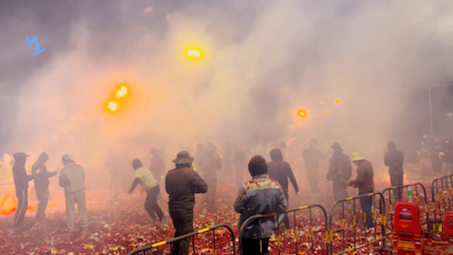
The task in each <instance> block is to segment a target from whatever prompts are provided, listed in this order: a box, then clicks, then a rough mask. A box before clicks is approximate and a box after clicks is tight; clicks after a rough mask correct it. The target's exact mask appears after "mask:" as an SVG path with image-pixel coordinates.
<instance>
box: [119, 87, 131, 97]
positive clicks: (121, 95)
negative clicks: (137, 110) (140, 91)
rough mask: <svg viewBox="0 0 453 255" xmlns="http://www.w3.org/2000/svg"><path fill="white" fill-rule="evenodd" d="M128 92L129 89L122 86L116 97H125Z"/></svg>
mask: <svg viewBox="0 0 453 255" xmlns="http://www.w3.org/2000/svg"><path fill="white" fill-rule="evenodd" d="M128 90H129V89H128V88H127V86H125V85H122V86H121V87H120V89H119V90H118V91H117V92H116V97H118V98H121V97H124V96H125V95H127V92H128Z"/></svg>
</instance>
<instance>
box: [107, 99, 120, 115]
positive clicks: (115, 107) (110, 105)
mask: <svg viewBox="0 0 453 255" xmlns="http://www.w3.org/2000/svg"><path fill="white" fill-rule="evenodd" d="M107 108H108V109H109V110H110V111H112V112H114V111H116V110H118V103H117V102H115V101H110V102H108V104H107Z"/></svg>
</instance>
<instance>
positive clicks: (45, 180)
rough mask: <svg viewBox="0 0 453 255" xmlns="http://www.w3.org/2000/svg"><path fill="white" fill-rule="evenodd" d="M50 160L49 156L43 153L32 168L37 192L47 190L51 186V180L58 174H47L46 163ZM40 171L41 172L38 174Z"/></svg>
mask: <svg viewBox="0 0 453 255" xmlns="http://www.w3.org/2000/svg"><path fill="white" fill-rule="evenodd" d="M48 159H49V156H48V155H47V154H46V153H45V152H43V153H41V155H39V158H38V160H36V162H35V163H34V164H33V166H32V167H31V172H32V174H34V175H35V189H37V190H45V189H47V188H48V187H49V184H50V181H49V178H50V177H52V176H55V175H56V174H57V173H56V172H50V173H49V172H47V167H46V161H47V160H48ZM39 170H41V171H40V172H39V174H37V172H38V171H39Z"/></svg>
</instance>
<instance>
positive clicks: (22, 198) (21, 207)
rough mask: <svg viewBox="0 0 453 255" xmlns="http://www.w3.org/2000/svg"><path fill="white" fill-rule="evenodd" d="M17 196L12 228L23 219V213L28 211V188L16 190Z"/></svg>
mask: <svg viewBox="0 0 453 255" xmlns="http://www.w3.org/2000/svg"><path fill="white" fill-rule="evenodd" d="M16 196H17V200H18V202H17V210H16V215H15V216H14V226H15V227H17V226H19V225H20V224H21V223H22V222H23V221H24V218H25V213H26V212H27V209H28V188H27V189H16Z"/></svg>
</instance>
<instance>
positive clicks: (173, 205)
mask: <svg viewBox="0 0 453 255" xmlns="http://www.w3.org/2000/svg"><path fill="white" fill-rule="evenodd" d="M193 160H194V158H193V157H191V156H190V154H189V153H188V152H187V151H181V152H179V153H178V155H177V156H176V159H175V160H173V162H174V163H175V165H176V168H175V169H173V170H170V171H168V173H167V175H166V176H165V189H166V190H167V193H168V195H169V201H168V209H169V212H170V217H171V219H172V220H173V226H174V227H175V230H176V232H175V237H178V236H181V235H185V234H188V233H190V232H192V231H193V207H194V204H195V195H194V194H195V193H206V191H208V185H206V183H205V182H204V181H203V179H201V177H200V176H199V175H198V173H197V172H195V171H194V170H193V169H192V162H193ZM189 246H190V238H186V239H184V240H181V241H179V242H175V243H174V245H173V253H172V255H187V254H188V253H189Z"/></svg>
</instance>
